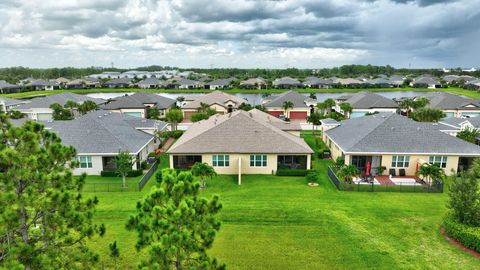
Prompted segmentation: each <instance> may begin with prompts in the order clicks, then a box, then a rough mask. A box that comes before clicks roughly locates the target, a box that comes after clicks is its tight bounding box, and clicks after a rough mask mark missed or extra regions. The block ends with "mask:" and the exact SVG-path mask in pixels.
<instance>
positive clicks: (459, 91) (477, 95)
mask: <svg viewBox="0 0 480 270" xmlns="http://www.w3.org/2000/svg"><path fill="white" fill-rule="evenodd" d="M139 91H145V92H153V93H207V92H211V90H205V89H199V90H197V89H138V88H114V89H111V88H95V89H77V90H55V91H31V92H23V93H11V94H0V96H5V97H10V98H32V97H36V96H45V95H53V94H58V93H62V92H72V93H77V94H90V93H115V92H139ZM225 91H226V92H228V93H252V94H253V93H281V92H284V91H287V90H283V89H266V90H248V89H239V88H234V89H230V90H225ZM297 91H299V92H303V93H311V92H315V93H336V92H339V93H340V92H351V93H353V92H360V91H370V92H395V91H415V92H432V91H437V92H438V91H440V92H450V93H454V94H459V95H464V96H468V97H471V98H480V92H476V91H472V90H466V89H462V88H458V87H449V88H441V89H426V88H411V87H406V88H367V89H360V88H359V89H357V88H334V89H297Z"/></svg>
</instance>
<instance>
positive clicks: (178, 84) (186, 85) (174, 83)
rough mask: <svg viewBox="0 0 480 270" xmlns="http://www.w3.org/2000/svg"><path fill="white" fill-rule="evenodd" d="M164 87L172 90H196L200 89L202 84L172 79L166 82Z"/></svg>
mask: <svg viewBox="0 0 480 270" xmlns="http://www.w3.org/2000/svg"><path fill="white" fill-rule="evenodd" d="M166 86H167V88H172V89H196V88H202V87H203V83H202V82H199V81H194V80H189V79H185V78H172V79H170V80H168V81H167V83H166Z"/></svg>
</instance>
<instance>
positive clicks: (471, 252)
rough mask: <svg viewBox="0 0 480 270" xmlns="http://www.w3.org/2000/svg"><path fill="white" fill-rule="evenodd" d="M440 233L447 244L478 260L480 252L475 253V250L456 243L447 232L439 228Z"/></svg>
mask: <svg viewBox="0 0 480 270" xmlns="http://www.w3.org/2000/svg"><path fill="white" fill-rule="evenodd" d="M440 233H441V234H442V235H443V236H444V237H445V239H447V241H448V242H450V244H452V245H454V246H456V247H458V248H459V249H461V250H463V251H466V252H468V253H470V254H472V255H473V256H475V257H477V258H479V259H480V252H477V251H476V250H473V249H471V248H468V247H466V246H465V245H464V244H462V243H460V242H458V241H457V240H455V239H453V238H451V237H450V236H448V234H447V232H446V231H445V229H444V228H443V227H440Z"/></svg>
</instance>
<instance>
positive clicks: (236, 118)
mask: <svg viewBox="0 0 480 270" xmlns="http://www.w3.org/2000/svg"><path fill="white" fill-rule="evenodd" d="M168 153H170V154H181V153H189V154H192V153H248V154H252V153H261V154H269V153H283V154H288V153H305V154H309V153H313V151H312V149H310V147H309V146H308V145H307V144H306V143H305V141H304V140H303V139H302V138H299V137H297V136H294V135H292V134H289V133H287V132H285V131H282V130H281V129H279V128H278V127H275V126H274V125H272V124H270V123H268V122H266V121H265V120H264V119H263V120H262V119H259V117H253V115H252V116H250V114H249V112H246V111H243V110H238V111H235V112H233V113H229V114H226V115H215V116H212V117H210V118H209V119H207V120H203V121H200V122H196V123H193V124H192V125H191V126H190V128H189V129H188V130H187V131H186V132H185V134H184V135H183V136H182V137H180V139H178V141H177V142H176V143H175V144H174V145H173V146H172V147H171V148H170V149H169V150H168Z"/></svg>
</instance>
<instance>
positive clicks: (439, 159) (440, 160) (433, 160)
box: [429, 156, 447, 168]
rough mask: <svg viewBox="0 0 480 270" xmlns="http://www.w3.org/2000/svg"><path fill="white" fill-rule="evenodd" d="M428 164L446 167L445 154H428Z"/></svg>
mask: <svg viewBox="0 0 480 270" xmlns="http://www.w3.org/2000/svg"><path fill="white" fill-rule="evenodd" d="M429 162H430V164H436V165H438V166H439V167H440V168H446V167H447V156H430V160H429Z"/></svg>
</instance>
